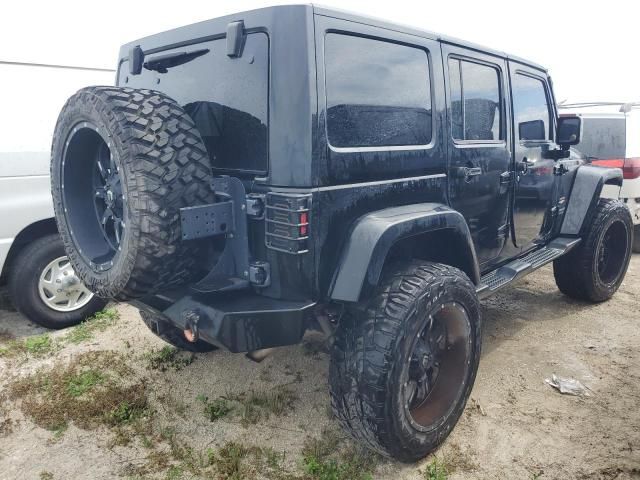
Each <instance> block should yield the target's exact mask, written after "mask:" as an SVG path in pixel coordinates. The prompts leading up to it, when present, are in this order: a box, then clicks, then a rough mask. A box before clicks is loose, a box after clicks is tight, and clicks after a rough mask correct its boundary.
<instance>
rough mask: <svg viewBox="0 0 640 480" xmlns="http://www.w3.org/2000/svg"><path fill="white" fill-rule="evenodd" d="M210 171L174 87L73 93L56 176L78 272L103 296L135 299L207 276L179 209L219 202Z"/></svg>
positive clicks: (57, 203) (58, 141)
mask: <svg viewBox="0 0 640 480" xmlns="http://www.w3.org/2000/svg"><path fill="white" fill-rule="evenodd" d="M211 177H212V174H211V168H210V164H209V158H208V156H207V152H206V150H205V147H204V144H203V142H202V139H201V137H200V134H199V132H198V130H197V128H196V127H195V124H194V123H193V120H192V119H191V117H189V115H187V114H186V113H185V111H184V110H183V109H182V108H181V107H180V106H179V105H178V104H177V103H176V102H175V101H174V100H172V99H171V98H169V97H167V96H166V95H164V94H162V93H160V92H156V91H152V90H136V89H132V88H120V87H88V88H84V89H82V90H80V91H79V92H78V93H76V94H75V95H73V96H72V97H71V98H70V99H69V100H68V101H67V103H66V104H65V106H64V108H63V109H62V112H61V113H60V116H59V118H58V123H57V125H56V129H55V135H54V140H53V151H52V165H51V181H52V192H53V199H54V208H55V212H56V221H57V223H58V228H59V230H60V233H61V235H62V240H63V242H64V246H65V250H66V252H67V255H68V256H69V258H70V260H71V263H72V265H73V268H74V270H75V271H76V272H77V274H78V276H79V277H80V278H81V279H82V280H83V282H84V283H85V284H86V285H87V286H88V287H89V288H90V289H91V290H92V291H93V292H95V293H97V294H98V295H100V296H103V297H114V298H116V299H118V300H128V299H132V298H137V297H141V296H144V295H148V294H152V293H155V292H157V291H160V290H163V289H167V288H171V287H174V286H177V285H179V284H182V283H186V282H189V281H191V280H193V279H195V278H196V277H198V276H199V275H202V274H203V272H202V271H201V269H200V265H201V264H202V257H201V254H202V249H201V245H202V244H201V243H199V242H198V241H190V242H188V245H187V243H186V242H182V238H181V236H182V234H181V226H180V208H182V207H188V206H195V205H202V204H206V203H211V202H213V201H214V194H213V191H212V190H211V188H210V185H209V182H210V180H211Z"/></svg>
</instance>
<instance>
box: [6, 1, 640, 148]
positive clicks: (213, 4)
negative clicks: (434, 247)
mask: <svg viewBox="0 0 640 480" xmlns="http://www.w3.org/2000/svg"><path fill="white" fill-rule="evenodd" d="M282 3H287V2H286V1H285V2H282V1H280V2H267V1H264V0H235V1H233V2H230V1H213V0H209V1H202V0H177V1H176V0H174V1H171V2H168V1H166V0H126V1H125V0H106V1H100V2H99V1H96V0H82V1H79V0H57V1H55V2H52V1H35V0H21V1H18V2H13V1H11V2H4V4H3V6H2V14H1V16H0V62H2V61H5V62H6V61H17V62H33V63H48V64H64V65H76V66H84V67H99V68H115V65H116V60H117V54H118V49H119V47H120V45H121V44H123V43H126V42H128V41H131V40H134V39H136V38H140V37H143V36H146V35H150V34H153V33H157V32H161V31H164V30H167V29H170V28H174V27H179V26H182V25H187V24H190V23H194V22H197V21H201V20H206V19H209V18H213V17H217V16H220V15H225V14H230V13H235V12H239V11H242V10H249V9H253V8H260V7H264V6H270V5H276V4H282ZM291 3H299V2H291ZM634 4H637V2H632V1H623V0H607V1H606V2H602V1H600V2H597V3H596V2H594V1H591V0H583V1H574V0H537V1H535V2H531V1H529V2H518V1H516V0H512V1H504V0H482V1H478V0H444V1H435V0H422V1H409V0H393V1H372V0H369V1H365V0H342V1H335V0H324V1H323V2H322V5H324V6H328V7H338V8H341V9H345V10H351V11H354V12H357V13H361V14H365V15H369V16H374V17H378V18H381V19H384V20H388V21H392V22H398V23H402V24H407V25H411V26H414V27H418V28H422V29H426V30H430V31H434V32H438V33H442V34H445V35H448V36H454V37H458V38H462V39H464V40H469V41H472V42H475V43H478V44H481V45H486V46H488V47H492V48H494V49H496V50H502V51H506V52H508V53H510V54H514V55H518V56H520V57H524V58H526V59H529V60H533V61H535V62H537V63H540V64H542V65H544V66H545V67H547V68H548V69H549V72H550V74H551V76H552V77H553V80H554V86H555V92H556V97H557V100H558V101H570V102H574V101H620V102H628V101H640V55H639V54H638V45H640V42H639V41H638V36H639V35H640V34H639V33H638V28H637V23H638V22H637V19H638V18H640V6H635V5H634ZM20 72H21V71H20V69H19V68H15V67H8V66H3V65H1V64H0V85H2V87H3V88H2V89H0V105H1V106H2V107H1V108H3V110H5V109H7V108H9V109H13V110H20V109H21V111H22V112H23V113H24V115H25V121H27V120H28V118H27V117H26V115H27V113H25V110H24V108H23V104H24V98H23V97H22V96H21V95H19V94H16V92H19V91H20V90H21V89H24V88H25V87H24V85H25V84H28V85H29V88H30V90H29V91H30V102H29V104H30V105H32V106H33V108H37V106H38V105H42V107H41V109H42V111H44V110H46V111H47V112H48V111H51V112H52V113H51V115H52V116H54V115H56V112H57V111H59V108H60V107H61V106H62V105H61V104H60V105H59V104H58V103H60V101H59V100H57V98H58V96H59V95H57V94H55V95H54V94H52V93H51V92H52V91H54V90H55V91H56V92H58V93H59V94H60V95H62V97H63V98H66V96H69V95H70V94H72V93H73V92H74V91H75V90H77V89H78V88H80V87H81V86H83V85H85V84H87V83H83V82H88V84H95V83H105V82H108V81H112V78H113V76H112V74H110V73H109V74H104V73H96V74H95V75H90V74H87V75H86V76H82V75H80V76H74V77H73V79H72V80H70V79H68V78H67V76H65V75H64V74H60V73H59V72H58V73H54V72H52V71H51V69H48V70H43V71H42V72H38V73H37V75H36V74H34V72H30V73H29V75H28V77H29V78H28V79H27V80H26V81H23V79H22V77H24V71H22V72H23V73H22V77H21V73H20ZM44 86H47V88H43V87H44ZM48 90H49V91H48ZM38 95H40V97H38ZM63 101H64V100H62V102H63ZM5 111H6V110H5ZM3 117H4V118H3ZM53 118H55V116H54V117H53ZM17 120H18V121H16V117H13V118H7V116H6V115H3V116H0V132H5V133H4V134H3V135H2V137H4V139H3V138H0V143H3V142H4V144H5V146H4V147H3V148H0V149H2V150H4V151H7V149H8V150H9V151H12V150H13V151H20V150H22V151H23V150H25V148H27V146H26V143H25V142H27V143H28V142H29V137H28V136H27V134H26V133H24V129H17V128H16V125H19V124H20V120H22V119H19V118H18V119H17ZM51 121H54V120H49V114H48V113H43V115H42V119H41V122H42V124H43V125H45V124H46V125H48V124H50V123H51ZM10 127H12V128H14V130H15V132H12V133H11V134H10V135H7V134H6V133H7V131H8V130H7V128H10ZM21 132H23V133H21ZM31 139H32V140H31V143H33V136H31ZM7 141H10V142H13V143H14V144H15V145H18V144H19V148H18V147H17V146H16V147H15V148H14V147H11V148H9V147H8V146H7V145H6V142H7ZM48 141H49V139H46V142H48ZM46 142H45V141H44V140H43V145H44V144H45V143H46ZM16 149H17V150H16Z"/></svg>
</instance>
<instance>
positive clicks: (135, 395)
mask: <svg viewBox="0 0 640 480" xmlns="http://www.w3.org/2000/svg"><path fill="white" fill-rule="evenodd" d="M131 373H132V372H131V371H130V370H129V368H128V367H127V366H125V364H124V362H123V359H122V358H120V356H119V355H118V354H116V353H114V352H87V353H84V354H81V355H79V356H78V357H76V358H75V359H74V360H72V361H71V362H69V363H68V364H66V365H55V366H54V367H53V368H51V369H41V370H39V371H37V372H36V373H34V374H32V375H30V376H28V377H25V378H22V379H20V380H17V381H16V382H14V383H13V384H11V385H10V386H9V396H10V398H11V399H13V400H16V401H19V402H20V408H21V410H22V412H23V413H24V414H25V415H26V416H27V417H29V418H30V419H31V420H32V421H33V422H34V423H35V424H36V425H39V426H41V427H43V428H46V429H48V430H51V431H53V432H59V431H60V430H62V431H64V429H66V426H67V425H68V423H69V422H73V423H74V424H75V425H77V426H78V427H80V428H84V429H91V428H95V427H97V426H100V425H107V426H120V425H126V424H129V423H131V422H132V421H133V420H135V419H137V418H140V417H141V416H142V415H143V413H144V412H146V411H147V396H146V389H145V385H144V384H143V383H140V382H137V383H135V382H134V383H126V382H125V379H126V378H127V377H128V376H130V374H131Z"/></svg>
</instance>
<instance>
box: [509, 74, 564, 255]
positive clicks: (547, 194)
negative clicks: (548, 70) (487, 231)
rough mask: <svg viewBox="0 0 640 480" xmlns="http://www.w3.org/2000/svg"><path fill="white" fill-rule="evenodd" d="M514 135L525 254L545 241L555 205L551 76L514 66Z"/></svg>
mask: <svg viewBox="0 0 640 480" xmlns="http://www.w3.org/2000/svg"><path fill="white" fill-rule="evenodd" d="M509 70H510V77H511V97H512V108H513V135H514V149H513V152H514V163H513V169H514V178H515V190H514V194H515V198H514V202H513V228H514V232H515V244H516V248H517V249H518V250H520V251H524V250H527V249H529V248H531V247H532V246H534V244H535V243H536V242H537V241H541V240H544V237H545V235H546V234H547V233H549V228H550V226H551V222H550V220H551V212H552V208H553V205H554V202H555V193H556V192H555V182H554V178H555V176H554V166H555V160H554V159H553V158H551V157H552V156H551V155H550V152H551V151H553V150H555V149H556V144H555V143H554V141H553V139H554V129H555V122H554V121H553V119H554V118H555V115H554V111H553V109H552V107H551V106H552V105H553V103H552V101H551V98H552V97H551V90H550V88H549V84H548V80H547V77H546V74H545V73H544V72H542V71H540V70H537V69H534V68H531V67H529V66H525V65H522V64H520V63H517V62H513V61H510V62H509Z"/></svg>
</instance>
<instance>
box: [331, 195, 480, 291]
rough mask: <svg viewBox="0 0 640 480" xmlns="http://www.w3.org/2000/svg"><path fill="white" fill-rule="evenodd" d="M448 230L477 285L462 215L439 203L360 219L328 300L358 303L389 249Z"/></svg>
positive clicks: (375, 279)
mask: <svg viewBox="0 0 640 480" xmlns="http://www.w3.org/2000/svg"><path fill="white" fill-rule="evenodd" d="M443 229H450V230H452V231H454V232H455V234H456V235H459V236H461V238H462V240H463V244H464V245H465V247H466V252H461V255H467V256H468V260H469V263H470V265H471V267H470V270H471V271H470V272H468V273H470V275H469V276H470V277H471V281H473V282H474V283H475V284H476V285H477V284H478V283H479V281H480V269H479V266H478V260H477V258H476V252H475V248H474V246H473V241H472V239H471V233H470V232H469V227H468V225H467V222H466V221H465V219H464V217H463V216H462V214H461V213H460V212H458V211H456V210H453V209H451V208H449V207H447V206H446V205H443V204H440V203H419V204H414V205H406V206H402V207H392V208H386V209H383V210H379V211H376V212H371V213H368V214H366V215H364V216H362V217H360V218H359V219H358V220H356V222H355V223H354V225H353V227H352V228H351V230H350V235H349V237H348V239H347V242H346V245H345V247H344V248H343V251H342V256H341V258H340V262H339V264H338V268H337V270H336V274H335V275H334V278H333V282H332V285H331V288H330V290H329V296H330V297H331V299H333V300H338V301H345V302H357V301H358V300H359V299H360V297H361V293H362V292H363V290H371V289H373V288H374V287H375V286H376V285H377V284H378V280H379V278H380V274H381V273H382V267H383V266H384V262H385V260H386V258H387V254H388V253H389V250H390V249H391V247H392V246H393V245H394V244H395V243H396V242H397V241H398V240H402V239H404V238H408V237H411V236H414V235H419V234H422V233H428V232H432V231H436V230H443Z"/></svg>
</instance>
